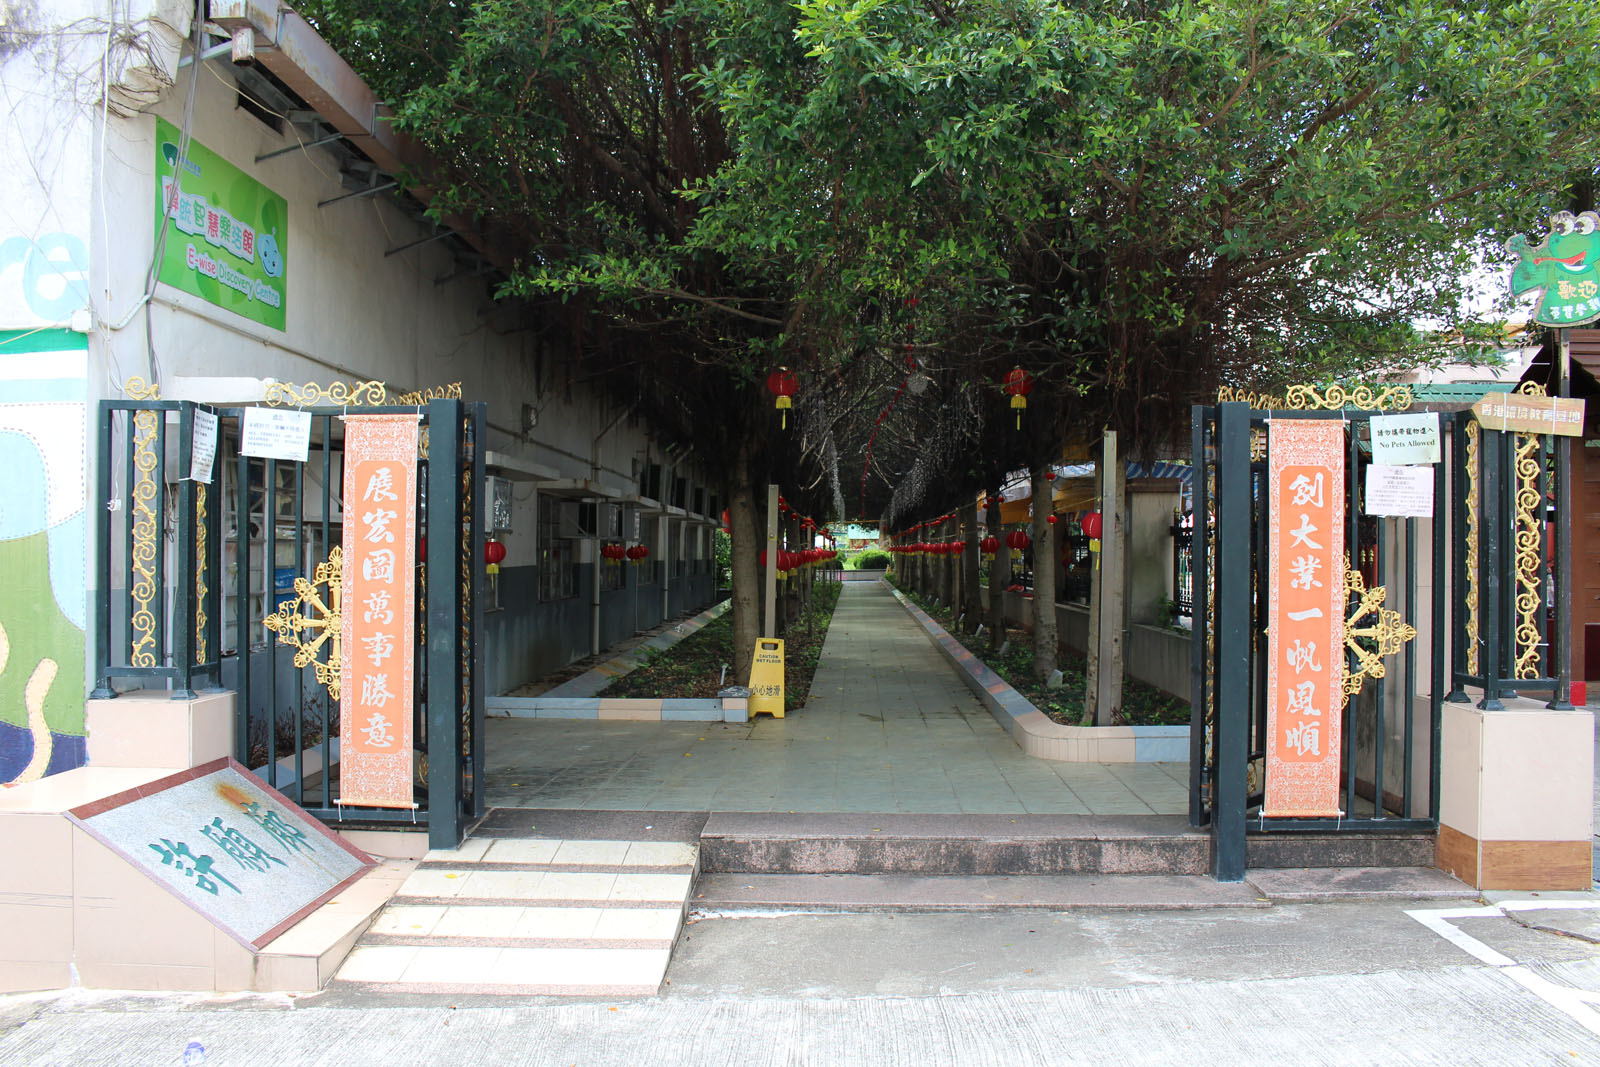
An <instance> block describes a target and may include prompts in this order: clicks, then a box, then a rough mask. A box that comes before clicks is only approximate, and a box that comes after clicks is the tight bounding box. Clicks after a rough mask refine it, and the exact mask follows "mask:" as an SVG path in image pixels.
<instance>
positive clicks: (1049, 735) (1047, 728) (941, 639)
mask: <svg viewBox="0 0 1600 1067" xmlns="http://www.w3.org/2000/svg"><path fill="white" fill-rule="evenodd" d="M889 591H890V592H891V593H893V594H894V597H895V599H896V600H898V601H900V603H901V605H902V606H904V607H905V609H906V610H907V611H908V612H910V613H911V617H912V618H914V619H916V620H917V622H918V623H919V624H921V626H922V628H923V629H924V630H926V631H927V633H928V636H929V637H930V638H932V639H933V642H934V644H935V645H937V646H938V648H939V651H940V652H942V653H943V654H944V657H945V659H947V660H949V661H950V664H951V666H953V667H954V668H955V669H956V671H957V673H958V674H960V676H961V678H962V680H964V681H965V682H966V683H967V687H968V688H969V689H971V690H972V691H973V693H974V694H976V696H977V698H978V699H979V700H980V701H982V702H983V706H984V707H986V708H988V709H989V714H991V715H993V716H994V717H995V720H996V721H997V722H999V723H1000V725H1001V726H1002V727H1004V728H1005V730H1006V732H1007V733H1009V734H1010V735H1011V739H1012V740H1013V741H1015V742H1016V743H1017V745H1018V747H1020V748H1021V749H1022V751H1024V752H1026V753H1027V754H1028V755H1030V756H1037V757H1038V758H1040V759H1053V760H1064V761H1068V762H1073V763H1182V762H1184V761H1186V760H1187V759H1188V758H1189V727H1187V726H1063V725H1062V724H1060V723H1058V722H1053V721H1051V719H1050V718H1049V717H1048V716H1046V715H1045V713H1044V712H1042V711H1040V710H1039V709H1038V708H1036V707H1034V706H1033V704H1032V703H1031V702H1029V700H1028V699H1027V698H1026V697H1024V696H1023V695H1022V694H1021V693H1019V692H1017V691H1016V690H1015V689H1013V688H1011V685H1010V684H1009V683H1008V682H1007V681H1006V680H1005V679H1004V678H1002V677H1000V676H999V675H998V674H996V673H995V672H994V671H993V670H991V669H990V668H989V666H988V664H986V663H984V662H983V661H982V660H981V659H979V658H978V657H977V656H975V655H974V654H973V653H972V652H971V651H970V650H969V649H968V648H967V647H966V646H965V645H963V644H962V643H961V642H960V641H958V640H956V639H955V638H954V637H952V636H951V635H950V634H949V632H947V631H946V630H945V628H944V627H942V626H940V625H939V624H938V623H937V622H935V621H934V620H933V619H932V618H930V617H929V616H928V613H927V612H925V611H923V610H922V609H921V608H919V607H917V605H916V604H914V603H912V602H911V600H910V598H908V597H907V596H906V595H905V594H904V593H902V592H900V590H898V589H896V588H894V587H893V586H890V587H889Z"/></svg>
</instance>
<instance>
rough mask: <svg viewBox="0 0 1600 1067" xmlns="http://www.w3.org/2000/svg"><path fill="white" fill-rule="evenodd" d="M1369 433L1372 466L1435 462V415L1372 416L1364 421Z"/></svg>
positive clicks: (1436, 439) (1437, 444)
mask: <svg viewBox="0 0 1600 1067" xmlns="http://www.w3.org/2000/svg"><path fill="white" fill-rule="evenodd" d="M1368 428H1369V430H1370V431H1371V433H1372V462H1373V463H1376V464H1379V465H1381V466H1405V465H1407V464H1412V463H1437V462H1439V413H1438V412H1437V411H1420V412H1412V413H1408V414H1405V415H1374V416H1372V418H1371V419H1369V420H1368Z"/></svg>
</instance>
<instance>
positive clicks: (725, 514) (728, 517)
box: [722, 508, 733, 533]
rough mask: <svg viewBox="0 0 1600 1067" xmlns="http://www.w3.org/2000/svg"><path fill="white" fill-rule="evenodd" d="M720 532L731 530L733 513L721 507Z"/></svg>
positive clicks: (729, 531) (730, 531)
mask: <svg viewBox="0 0 1600 1067" xmlns="http://www.w3.org/2000/svg"><path fill="white" fill-rule="evenodd" d="M722 532H723V533H732V532H733V515H732V514H730V513H729V511H728V509H727V508H723V509H722Z"/></svg>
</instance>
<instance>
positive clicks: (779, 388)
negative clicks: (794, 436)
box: [767, 367, 800, 430]
mask: <svg viewBox="0 0 1600 1067" xmlns="http://www.w3.org/2000/svg"><path fill="white" fill-rule="evenodd" d="M799 387H800V383H799V382H798V381H797V380H796V379H795V376H794V375H793V374H792V373H790V371H789V368H788V367H779V368H777V369H776V370H774V371H773V372H772V373H771V374H768V375H767V391H768V392H770V393H771V394H772V395H773V396H775V397H777V398H778V405H777V407H778V410H779V411H781V412H783V428H784V429H785V430H787V429H788V428H789V409H790V408H792V407H794V401H793V400H792V399H791V397H793V396H794V393H795V390H796V389H798V388H799Z"/></svg>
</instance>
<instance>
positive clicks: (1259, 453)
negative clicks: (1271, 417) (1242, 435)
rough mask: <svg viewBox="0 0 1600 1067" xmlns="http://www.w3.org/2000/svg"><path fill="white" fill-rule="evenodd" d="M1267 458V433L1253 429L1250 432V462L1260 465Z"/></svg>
mask: <svg viewBox="0 0 1600 1067" xmlns="http://www.w3.org/2000/svg"><path fill="white" fill-rule="evenodd" d="M1266 458H1267V431H1266V430H1265V429H1253V430H1251V431H1250V462H1252V463H1259V462H1260V461H1261V460H1264V459H1266Z"/></svg>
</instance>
